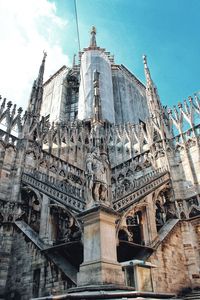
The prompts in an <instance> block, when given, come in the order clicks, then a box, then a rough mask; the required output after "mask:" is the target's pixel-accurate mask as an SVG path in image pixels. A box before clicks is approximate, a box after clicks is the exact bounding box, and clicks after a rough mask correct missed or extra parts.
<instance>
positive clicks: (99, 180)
mask: <svg viewBox="0 0 200 300" xmlns="http://www.w3.org/2000/svg"><path fill="white" fill-rule="evenodd" d="M107 167H108V161H107V160H106V159H104V158H103V157H102V156H101V155H100V154H99V151H98V149H93V151H92V152H90V153H88V154H87V157H86V176H87V183H86V187H87V190H88V192H89V193H87V195H88V194H89V199H88V200H89V203H91V202H92V203H94V202H96V203H98V202H101V201H102V202H106V200H107V198H108V196H107V194H108V184H107Z"/></svg>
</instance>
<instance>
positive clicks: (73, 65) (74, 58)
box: [72, 54, 76, 68]
mask: <svg viewBox="0 0 200 300" xmlns="http://www.w3.org/2000/svg"><path fill="white" fill-rule="evenodd" d="M75 65H76V54H74V55H73V63H72V68H74V67H75Z"/></svg>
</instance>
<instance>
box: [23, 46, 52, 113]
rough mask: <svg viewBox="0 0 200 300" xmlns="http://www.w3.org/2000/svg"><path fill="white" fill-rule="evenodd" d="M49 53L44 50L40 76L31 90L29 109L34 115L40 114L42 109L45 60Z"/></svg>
mask: <svg viewBox="0 0 200 300" xmlns="http://www.w3.org/2000/svg"><path fill="white" fill-rule="evenodd" d="M46 56H47V53H46V52H45V51H44V55H43V59H42V63H41V65H40V69H39V73H38V77H37V79H36V80H34V82H33V87H32V91H31V97H30V101H29V106H28V111H29V112H30V113H32V114H33V115H37V116H39V115H40V109H41V105H42V96H43V76H44V68H45V60H46Z"/></svg>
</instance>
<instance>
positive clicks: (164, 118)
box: [0, 26, 200, 300]
mask: <svg viewBox="0 0 200 300" xmlns="http://www.w3.org/2000/svg"><path fill="white" fill-rule="evenodd" d="M45 63H46V53H44V56H43V60H42V63H41V66H40V68H39V73H38V76H37V78H36V80H35V81H34V83H33V87H32V91H31V94H30V98H29V102H28V103H27V110H26V111H25V112H23V111H22V108H20V107H19V108H18V107H17V106H16V105H15V104H13V103H12V102H10V101H8V100H6V98H1V100H0V101H1V102H0V124H1V125H0V176H1V180H0V299H2V300H9V299H13V300H28V299H172V298H174V299H179V298H178V297H181V298H180V299H184V296H183V295H184V293H186V292H187V291H196V296H194V298H192V299H200V298H198V297H200V296H199V295H200V293H199V294H198V293H197V291H198V288H200V100H199V98H198V94H194V96H193V97H189V98H188V100H184V101H183V103H178V104H177V106H174V107H173V108H172V109H171V108H168V107H165V106H163V105H162V103H161V101H160V98H159V94H158V90H157V88H156V85H155V83H154V82H153V79H152V77H151V73H150V70H149V67H148V63H147V57H146V56H143V64H144V73H145V78H146V82H145V84H144V83H142V82H141V81H140V80H139V79H138V78H137V77H136V76H135V75H134V74H133V73H132V72H131V71H130V70H128V69H127V68H126V67H125V66H124V65H122V64H121V65H118V64H116V63H115V61H114V57H113V55H111V54H110V52H108V51H106V49H104V48H101V47H100V46H98V43H97V40H96V29H95V27H94V26H93V27H92V29H91V36H90V42H89V46H88V47H87V48H84V49H83V50H82V52H79V54H78V59H76V57H75V56H74V60H73V65H72V66H71V67H67V66H62V67H61V68H60V69H59V70H58V71H57V72H56V73H55V74H54V75H53V76H51V77H50V78H49V79H48V80H47V81H46V82H44V81H43V75H44V69H45ZM47 63H48V59H47ZM181 295H182V296H181ZM195 297H196V298H195Z"/></svg>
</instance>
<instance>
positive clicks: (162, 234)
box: [151, 219, 179, 248]
mask: <svg viewBox="0 0 200 300" xmlns="http://www.w3.org/2000/svg"><path fill="white" fill-rule="evenodd" d="M178 222H179V219H170V220H168V221H167V222H166V223H165V224H164V225H163V227H162V228H161V229H160V230H159V232H158V238H156V240H155V241H153V242H152V244H151V247H153V248H157V247H158V246H159V245H160V244H161V243H162V242H163V241H164V239H165V238H166V237H167V236H168V234H170V233H171V231H172V230H173V228H174V227H175V226H176V224H178Z"/></svg>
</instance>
